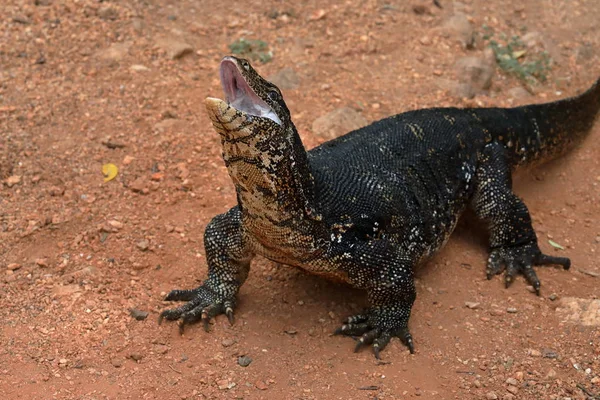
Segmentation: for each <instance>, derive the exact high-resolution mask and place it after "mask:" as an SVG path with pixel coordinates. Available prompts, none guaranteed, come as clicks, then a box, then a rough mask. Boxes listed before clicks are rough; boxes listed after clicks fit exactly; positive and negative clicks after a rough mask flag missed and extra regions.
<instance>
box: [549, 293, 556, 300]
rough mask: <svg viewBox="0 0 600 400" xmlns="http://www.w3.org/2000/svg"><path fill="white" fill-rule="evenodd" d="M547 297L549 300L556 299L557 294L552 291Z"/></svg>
mask: <svg viewBox="0 0 600 400" xmlns="http://www.w3.org/2000/svg"><path fill="white" fill-rule="evenodd" d="M548 298H549V299H550V300H551V301H555V300H557V299H558V295H557V294H556V293H552V294H551V295H550V296H548Z"/></svg>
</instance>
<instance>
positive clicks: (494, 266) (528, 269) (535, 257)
mask: <svg viewBox="0 0 600 400" xmlns="http://www.w3.org/2000/svg"><path fill="white" fill-rule="evenodd" d="M534 265H562V267H563V268H564V269H569V268H570V267H571V261H570V260H569V259H568V258H565V257H552V256H548V255H546V254H542V252H541V251H540V249H539V247H538V246H537V244H535V243H534V244H528V245H524V246H518V247H506V248H498V249H494V250H492V252H491V254H490V257H489V259H488V265H487V269H486V274H487V278H488V279H492V277H493V276H494V275H498V274H500V273H501V272H502V271H504V270H506V272H505V274H504V282H505V284H506V287H509V286H510V285H511V283H512V282H513V281H514V279H515V275H517V273H519V272H520V273H522V274H523V275H524V276H525V279H527V282H529V284H531V286H533V288H534V289H535V292H536V293H537V295H538V296H539V295H540V286H541V284H540V280H539V279H538V277H537V275H536V273H535V271H534V270H533V266H534Z"/></svg>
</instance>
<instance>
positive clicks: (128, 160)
mask: <svg viewBox="0 0 600 400" xmlns="http://www.w3.org/2000/svg"><path fill="white" fill-rule="evenodd" d="M133 160H135V157H132V156H125V158H123V165H129V164H131V163H132V162H133Z"/></svg>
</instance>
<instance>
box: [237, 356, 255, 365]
mask: <svg viewBox="0 0 600 400" xmlns="http://www.w3.org/2000/svg"><path fill="white" fill-rule="evenodd" d="M250 363H252V358H250V357H249V356H241V357H238V364H239V365H241V366H242V367H247V366H248V365H250Z"/></svg>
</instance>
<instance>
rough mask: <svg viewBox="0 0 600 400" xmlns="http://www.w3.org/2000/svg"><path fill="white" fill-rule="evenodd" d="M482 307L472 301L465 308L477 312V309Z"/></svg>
mask: <svg viewBox="0 0 600 400" xmlns="http://www.w3.org/2000/svg"><path fill="white" fill-rule="evenodd" d="M480 305H481V303H476V302H472V301H466V302H465V306H466V307H467V308H470V309H471V310H476V309H477V308H479V306H480Z"/></svg>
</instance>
